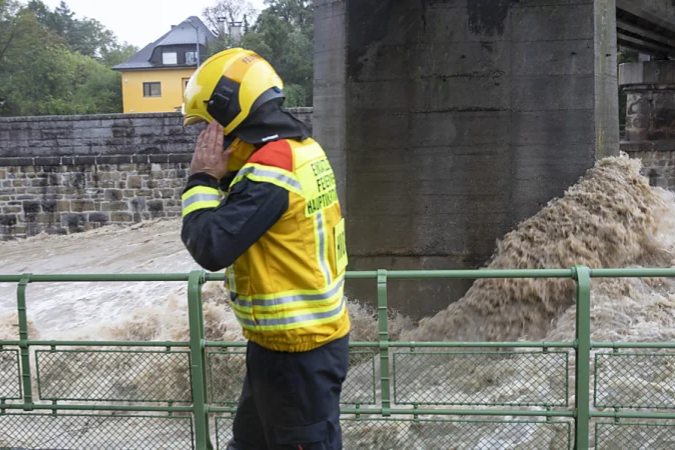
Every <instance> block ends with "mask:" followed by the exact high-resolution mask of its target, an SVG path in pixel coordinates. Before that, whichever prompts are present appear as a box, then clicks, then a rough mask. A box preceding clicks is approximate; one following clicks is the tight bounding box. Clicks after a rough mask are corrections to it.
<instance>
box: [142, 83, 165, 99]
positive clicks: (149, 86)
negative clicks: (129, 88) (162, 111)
mask: <svg viewBox="0 0 675 450" xmlns="http://www.w3.org/2000/svg"><path fill="white" fill-rule="evenodd" d="M161 96H162V83H143V97H161Z"/></svg>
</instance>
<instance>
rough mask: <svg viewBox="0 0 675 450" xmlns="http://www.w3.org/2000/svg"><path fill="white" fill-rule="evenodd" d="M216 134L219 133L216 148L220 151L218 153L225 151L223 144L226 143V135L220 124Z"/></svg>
mask: <svg viewBox="0 0 675 450" xmlns="http://www.w3.org/2000/svg"><path fill="white" fill-rule="evenodd" d="M216 133H217V134H216V148H217V149H218V151H222V150H225V149H224V148H223V142H224V141H225V135H224V134H223V127H221V126H220V124H218V126H217V127H216Z"/></svg>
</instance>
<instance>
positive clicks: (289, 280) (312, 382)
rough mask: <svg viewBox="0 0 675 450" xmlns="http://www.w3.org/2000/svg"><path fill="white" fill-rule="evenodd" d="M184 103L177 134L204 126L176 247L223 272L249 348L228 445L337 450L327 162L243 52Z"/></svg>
mask: <svg viewBox="0 0 675 450" xmlns="http://www.w3.org/2000/svg"><path fill="white" fill-rule="evenodd" d="M183 101H184V103H183V115H184V124H185V126H189V125H193V124H196V123H200V122H208V123H209V125H208V127H207V128H206V129H205V130H204V131H202V133H201V135H200V136H199V139H198V142H197V148H196V151H195V154H194V157H193V160H192V164H191V168H190V177H189V179H188V182H187V186H186V188H185V190H184V191H183V195H182V208H183V209H182V210H183V228H182V240H183V243H184V244H185V247H186V248H187V249H188V251H189V252H190V254H191V255H192V257H193V258H194V260H195V261H196V262H197V263H198V264H199V265H200V266H202V267H203V268H205V269H207V270H209V271H220V270H223V269H225V274H226V277H225V278H226V280H227V281H226V285H227V287H228V289H229V292H230V304H231V307H232V310H233V311H234V313H235V315H236V317H237V320H238V322H239V324H240V325H241V327H242V329H243V333H244V336H245V337H246V339H247V340H248V343H247V349H246V378H245V381H244V387H243V390H242V393H241V397H240V400H239V405H238V409H237V413H236V416H235V418H234V424H233V436H234V437H233V439H232V441H231V442H230V443H229V446H228V449H230V450H262V449H294V450H298V449H303V450H314V449H333V450H338V449H341V448H342V436H341V429H340V423H339V415H340V412H339V399H340V393H341V389H342V384H343V382H344V380H345V377H346V375H347V366H348V340H349V331H350V321H349V316H348V312H347V307H346V303H345V299H344V297H343V285H344V276H345V269H346V266H347V252H346V249H345V225H344V219H343V218H342V213H341V210H340V204H339V201H338V197H337V189H336V182H335V175H334V173H333V170H332V168H331V164H330V163H329V161H328V159H327V158H326V154H325V153H324V151H323V149H322V147H321V146H320V145H319V144H318V143H317V142H316V141H314V140H313V139H312V138H311V137H310V136H309V132H308V129H307V128H306V127H305V126H304V125H303V123H302V122H300V121H299V120H298V119H296V118H295V117H294V116H293V115H292V114H291V113H290V112H288V111H287V110H285V109H283V108H282V104H283V102H284V92H283V83H282V80H281V79H280V78H279V76H278V75H277V73H276V72H275V71H274V69H273V68H272V67H271V66H270V64H269V63H268V62H267V61H265V60H264V59H263V58H261V57H260V56H258V55H257V54H255V53H254V52H252V51H248V50H244V49H240V48H236V49H229V50H226V51H224V52H221V53H218V54H216V55H215V56H213V57H211V58H210V59H209V60H207V61H206V62H205V63H204V64H203V65H202V66H201V67H200V68H199V69H198V70H197V71H196V72H195V74H194V75H193V76H192V78H191V79H190V81H189V83H188V85H187V87H186V89H185V95H184V99H183Z"/></svg>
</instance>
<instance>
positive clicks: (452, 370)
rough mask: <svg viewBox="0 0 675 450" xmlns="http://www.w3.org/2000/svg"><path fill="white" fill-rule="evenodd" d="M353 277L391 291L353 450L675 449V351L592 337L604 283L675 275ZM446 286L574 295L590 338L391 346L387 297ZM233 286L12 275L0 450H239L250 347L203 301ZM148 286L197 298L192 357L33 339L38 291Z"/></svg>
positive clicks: (362, 357)
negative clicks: (544, 285) (536, 287)
mask: <svg viewBox="0 0 675 450" xmlns="http://www.w3.org/2000/svg"><path fill="white" fill-rule="evenodd" d="M347 277H348V278H349V279H374V280H376V283H377V296H378V302H377V305H378V306H377V316H378V324H379V339H378V341H376V342H352V343H351V344H350V348H351V350H350V351H351V355H350V375H349V377H348V379H347V381H346V382H345V386H344V392H343V396H342V403H343V409H342V412H343V414H344V416H345V417H344V420H343V435H344V442H345V448H346V449H352V448H354V449H356V448H358V449H361V448H382V449H385V448H386V449H393V448H428V449H436V448H438V449H442V448H518V449H524V448H531V449H541V448H560V449H562V448H566V449H570V448H575V449H588V448H590V446H591V444H593V445H594V447H595V448H596V449H621V448H626V449H633V448H659V449H661V448H663V449H672V448H675V424H674V423H672V422H671V421H672V420H675V412H667V411H659V410H664V409H665V410H668V409H671V410H675V387H673V388H671V387H670V385H671V383H670V381H671V380H674V379H675V353H669V352H668V351H667V350H668V349H670V350H672V349H675V343H611V342H592V341H591V329H590V317H591V313H590V311H591V309H590V304H591V303H590V302H591V278H616V277H675V269H597V270H591V269H589V268H587V267H584V266H577V267H574V268H572V269H567V270H562V269H561V270H506V271H492V270H477V271H396V272H387V271H385V270H380V271H372V272H350V273H348V275H347ZM432 278H433V279H440V278H446V279H452V278H454V279H481V278H538V279H543V278H557V279H565V278H566V279H571V280H574V282H575V283H576V308H577V314H576V320H577V323H576V338H575V340H574V341H572V342H392V341H390V340H389V310H388V303H387V282H388V281H389V280H410V279H432ZM222 280H223V275H222V274H211V273H205V272H202V271H194V272H191V273H189V274H160V275H151V274H147V275H145V274H144V275H138V274H129V275H31V274H24V275H0V283H18V288H17V312H18V321H19V334H18V335H19V340H14V341H0V448H10V447H20V448H26V449H27V448H43V449H44V448H73V449H75V448H83V449H85V448H86V449H89V448H102V446H104V447H105V448H148V449H156V448H163V449H169V448H180V449H185V448H197V449H199V450H201V449H212V448H221V449H223V448H225V447H226V445H227V440H228V439H229V437H230V433H231V425H232V419H233V415H234V414H235V412H236V403H237V396H238V394H239V391H240V389H241V382H242V380H243V376H244V373H245V365H244V363H245V353H244V352H243V349H242V347H245V345H246V343H245V342H208V341H206V339H205V334H204V314H203V310H202V297H201V295H202V286H203V284H204V283H205V282H207V281H222ZM141 281H144V282H152V281H155V282H158V281H162V282H169V281H170V282H187V283H188V295H187V297H188V317H189V326H190V339H189V342H155V341H153V342H145V341H142V342H128V341H40V340H32V339H31V338H30V336H29V327H28V324H29V323H28V311H27V307H26V291H27V287H28V285H29V284H33V283H55V282H58V283H63V282H73V283H78V282H141ZM624 349H630V350H631V352H630V353H626V352H622V351H621V350H624ZM592 350H593V351H594V352H595V355H592V354H591V351H592ZM641 350H649V352H641ZM659 350H661V351H660V352H659ZM570 352H573V355H574V386H573V387H574V401H573V402H570V395H569V390H570V371H569V364H570V362H569V360H570V358H569V356H570V355H569V354H570ZM592 360H593V369H594V377H593V380H591V361H592ZM671 375H672V378H671ZM672 385H673V386H675V383H673V384H672ZM591 389H592V391H591ZM591 393H592V394H593V395H591ZM570 403H571V404H572V405H571V406H570ZM645 409H648V410H656V411H645ZM104 413H105V414H104ZM627 419H630V420H637V421H638V422H634V421H629V422H626V420H627ZM591 425H594V431H593V433H591ZM50 446H51V447H50Z"/></svg>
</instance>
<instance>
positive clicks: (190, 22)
mask: <svg viewBox="0 0 675 450" xmlns="http://www.w3.org/2000/svg"><path fill="white" fill-rule="evenodd" d="M186 22H187V23H189V24H190V26H191V27H192V28H194V29H195V30H196V31H197V45H196V47H197V55H196V56H197V68H199V66H200V65H201V62H200V57H199V53H200V52H199V27H196V26H195V25H194V23H192V19H187V20H186Z"/></svg>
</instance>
